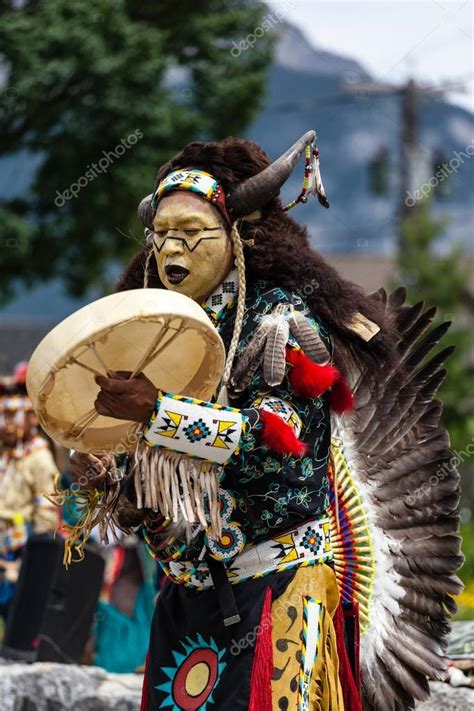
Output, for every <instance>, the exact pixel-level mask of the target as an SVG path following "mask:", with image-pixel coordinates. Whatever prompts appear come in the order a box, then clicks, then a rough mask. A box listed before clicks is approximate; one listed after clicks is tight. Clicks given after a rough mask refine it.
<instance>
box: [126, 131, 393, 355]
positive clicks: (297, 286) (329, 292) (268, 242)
mask: <svg viewBox="0 0 474 711" xmlns="http://www.w3.org/2000/svg"><path fill="white" fill-rule="evenodd" d="M269 163H270V161H269V159H268V157H267V155H266V154H265V152H264V151H263V150H262V149H261V148H260V147H259V146H258V145H257V144H256V143H254V142H253V141H247V140H243V139H236V138H226V139H225V140H223V141H218V142H209V143H201V142H194V143H190V144H189V145H187V146H186V147H185V148H184V149H183V151H182V152H181V153H179V154H178V155H176V156H175V157H174V158H172V159H171V160H170V161H168V162H167V163H166V164H165V165H163V166H162V167H161V168H160V169H159V171H158V174H157V177H156V182H155V187H156V185H158V183H159V181H160V180H162V178H163V177H164V176H165V175H166V174H167V173H169V172H170V171H172V170H176V169H178V168H186V167H194V168H200V169H201V170H206V171H207V172H209V173H211V174H212V175H214V176H215V177H216V178H217V179H218V181H219V182H220V183H221V184H222V186H223V188H224V190H225V192H226V193H228V192H229V191H230V190H231V189H232V187H233V186H234V185H236V184H238V183H239V182H240V181H242V180H244V179H245V178H248V177H250V176H251V175H255V174H256V173H258V172H260V171H261V170H263V169H264V168H266V166H267V165H269ZM308 209H311V208H310V207H309V206H308ZM261 212H262V217H261V219H259V220H256V221H252V222H249V221H242V222H240V223H239V232H240V234H241V236H242V238H243V239H244V240H245V241H248V242H249V244H247V245H246V246H245V257H246V269H247V278H248V280H249V281H252V280H255V279H266V280H268V281H270V282H273V283H275V284H277V285H279V286H282V287H285V288H287V289H289V290H291V291H294V292H299V293H300V294H301V296H302V298H303V300H304V301H305V303H306V304H307V305H308V306H309V308H310V309H311V311H312V312H313V313H314V314H315V315H317V316H318V317H320V318H321V319H322V320H323V321H324V322H325V324H326V325H327V327H328V329H329V332H330V333H331V335H332V337H333V339H334V343H335V360H336V363H337V364H338V365H339V367H340V368H342V369H344V360H345V359H344V353H345V350H346V349H347V348H349V349H350V350H351V351H352V353H353V355H354V356H355V358H356V359H357V360H358V361H359V363H360V364H361V365H367V366H369V368H370V367H371V368H374V366H375V367H379V366H381V367H384V366H385V367H387V366H389V365H390V363H391V362H392V361H393V358H394V357H395V353H396V335H395V333H394V329H393V325H392V322H391V319H390V316H389V314H387V312H386V310H385V307H384V306H383V304H382V303H381V301H380V300H379V298H378V297H377V295H373V296H367V295H365V294H364V292H363V291H362V289H360V288H359V287H358V286H356V285H355V284H353V283H352V282H350V281H347V280H345V279H342V278H341V277H340V276H339V274H338V272H337V271H336V270H335V269H334V267H332V266H330V265H329V264H328V263H327V262H326V261H325V260H324V259H323V258H322V256H321V255H320V254H319V253H318V252H316V251H315V250H313V249H312V248H311V246H310V239H309V233H308V230H307V228H306V227H305V226H304V225H301V224H298V223H297V222H295V220H293V219H292V218H291V217H290V216H289V214H288V213H286V212H285V211H284V210H283V206H282V203H281V201H280V199H279V198H278V197H277V198H273V199H271V200H270V201H269V202H268V203H267V204H266V205H264V206H263V207H262V211H261ZM146 254H147V251H146V248H145V249H143V250H142V251H141V252H139V253H138V254H137V255H136V256H135V257H134V258H133V259H132V260H131V262H130V263H129V264H128V265H127V267H126V268H125V271H124V273H123V274H122V276H121V278H120V280H119V282H118V284H117V289H118V290H119V291H121V290H126V289H135V288H140V287H142V286H143V274H144V264H145V259H146ZM149 286H151V287H160V286H162V284H161V282H160V280H159V277H158V273H157V269H156V264H155V260H154V259H151V260H150V267H149ZM355 312H360V313H362V314H363V315H364V316H366V317H367V318H369V319H370V320H371V321H374V322H375V323H377V324H378V325H379V326H380V327H381V331H380V332H379V334H377V335H376V336H375V337H374V338H373V339H372V340H371V341H370V342H369V343H366V342H364V341H363V340H362V339H361V338H360V337H359V336H357V335H356V334H354V333H353V332H352V331H350V330H349V329H348V328H347V327H346V325H345V324H346V323H347V322H348V321H350V319H351V316H352V315H353V314H354V313H355Z"/></svg>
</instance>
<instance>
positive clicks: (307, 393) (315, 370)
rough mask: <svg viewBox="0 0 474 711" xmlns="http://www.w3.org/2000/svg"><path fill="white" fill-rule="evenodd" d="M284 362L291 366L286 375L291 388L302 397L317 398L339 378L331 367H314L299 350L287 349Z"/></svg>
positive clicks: (335, 369)
mask: <svg viewBox="0 0 474 711" xmlns="http://www.w3.org/2000/svg"><path fill="white" fill-rule="evenodd" d="M286 360H287V361H288V363H290V364H291V365H292V366H293V367H292V368H291V370H290V373H289V375H288V378H289V381H290V383H291V387H292V388H293V390H294V391H295V393H296V394H297V395H302V396H303V397H319V396H320V395H322V394H323V393H325V392H326V390H328V389H329V388H330V387H331V386H332V385H334V383H335V382H336V380H338V378H339V377H340V375H339V371H338V369H337V368H335V367H334V366H333V365H316V363H313V361H312V360H310V359H309V358H308V357H307V356H305V354H304V353H303V351H301V350H293V349H291V348H287V349H286Z"/></svg>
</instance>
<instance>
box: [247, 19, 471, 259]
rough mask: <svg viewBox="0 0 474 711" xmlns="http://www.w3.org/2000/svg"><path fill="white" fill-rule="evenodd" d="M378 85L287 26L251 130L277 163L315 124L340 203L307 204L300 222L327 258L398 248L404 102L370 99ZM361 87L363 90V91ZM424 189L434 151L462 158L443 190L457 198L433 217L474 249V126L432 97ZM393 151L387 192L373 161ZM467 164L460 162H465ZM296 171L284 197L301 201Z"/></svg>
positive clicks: (328, 182)
mask: <svg viewBox="0 0 474 711" xmlns="http://www.w3.org/2000/svg"><path fill="white" fill-rule="evenodd" d="M375 83H376V80H375V79H373V78H372V77H371V76H370V74H369V73H368V72H367V71H366V70H365V69H364V68H363V67H361V65H360V64H358V63H357V62H354V61H352V60H350V59H346V58H344V57H340V56H338V55H335V54H332V53H330V52H323V51H321V50H318V49H317V48H314V47H312V46H311V45H310V44H309V42H308V41H307V40H306V38H305V37H304V35H303V34H302V33H301V32H300V31H299V30H298V29H296V28H295V27H292V26H291V25H287V26H286V27H285V28H284V30H283V32H282V35H281V38H280V40H279V44H278V47H277V51H276V55H275V61H274V63H273V66H272V69H271V71H270V76H269V80H268V86H267V99H266V103H265V108H264V109H263V111H262V112H261V113H260V115H259V116H258V118H257V120H256V121H255V122H254V124H253V126H251V128H250V130H249V131H248V137H249V138H253V139H254V140H256V141H257V142H258V143H260V144H261V145H262V146H264V147H265V150H266V151H267V152H268V154H269V155H270V156H271V157H272V158H275V157H277V156H278V155H279V154H280V153H282V152H283V151H284V150H286V148H287V147H289V146H290V145H291V144H292V143H293V142H294V141H295V140H296V139H297V138H298V137H299V136H300V135H302V134H303V133H304V132H305V131H307V130H308V129H310V128H314V129H315V130H316V132H317V135H318V147H319V150H320V152H321V172H322V177H323V181H324V184H325V188H326V192H327V194H328V197H329V201H330V203H331V208H330V209H329V210H323V209H318V208H317V207H316V206H315V205H311V207H310V206H309V205H310V204H308V205H305V206H298V207H297V208H295V209H294V210H293V214H294V216H295V217H296V219H298V220H301V221H302V222H305V223H306V224H307V225H308V227H309V228H310V230H311V234H312V239H313V244H314V246H315V247H316V248H317V249H319V250H321V251H322V252H325V253H327V252H356V253H358V254H359V255H360V254H361V252H362V253H363V252H367V253H384V254H390V253H393V251H394V246H395V244H396V232H397V229H396V228H397V224H396V208H397V204H398V202H399V200H400V198H399V188H398V171H399V155H400V132H401V121H400V103H401V102H400V96H399V94H398V93H397V91H396V88H395V87H394V91H393V92H392V93H391V94H387V95H381V94H377V95H375V96H371V95H368V93H367V91H366V90H365V88H364V87H366V86H367V85H369V84H373V85H374V84H375ZM358 86H361V87H362V88H361V89H360V90H359V91H357V87H358ZM418 121H419V143H420V155H419V156H417V170H416V173H418V176H417V184H416V185H414V186H413V190H416V189H419V188H421V187H422V185H423V184H424V183H425V182H427V181H429V179H430V177H431V176H433V174H434V168H433V155H434V153H435V152H436V151H441V152H442V154H443V156H444V160H445V161H448V162H449V161H450V160H452V161H453V163H452V165H453V166H455V165H456V156H457V155H458V156H461V160H462V162H461V163H460V165H459V166H458V167H457V168H456V170H455V172H453V173H452V174H451V175H450V176H449V179H448V180H446V181H445V185H444V186H443V187H446V188H449V195H448V196H447V197H446V198H444V199H443V200H440V201H438V200H434V201H433V203H432V205H433V212H434V213H435V214H440V215H446V216H447V217H448V220H449V226H448V228H447V231H446V237H445V239H444V241H443V242H442V243H441V245H440V249H443V247H445V246H446V245H447V244H448V243H450V242H453V241H457V240H459V241H462V242H464V243H466V244H467V245H468V248H470V249H472V230H473V225H474V208H473V205H474V199H473V198H474V160H470V155H469V153H468V152H467V151H466V149H467V147H469V146H470V149H469V150H470V151H471V152H474V143H473V136H474V131H473V129H474V121H473V116H472V114H470V113H469V112H467V111H466V110H464V109H462V108H460V107H457V106H453V105H451V104H448V103H446V102H445V101H443V100H442V99H440V98H439V96H438V97H427V98H425V99H424V100H423V102H422V104H421V105H420V107H419V115H418ZM380 151H384V152H385V153H386V154H387V155H388V158H389V161H388V185H389V191H388V194H387V195H382V196H376V195H374V194H373V193H372V192H371V190H370V183H369V164H370V162H371V161H372V160H373V159H374V158H375V156H376V155H377V154H378V153H379V152H380ZM458 160H459V158H458ZM302 173H303V169H302V167H300V168H296V169H295V171H294V173H293V175H292V176H291V178H290V180H289V181H288V183H287V184H286V185H285V187H284V189H283V191H282V197H283V199H284V200H285V201H286V202H289V201H290V200H291V199H293V198H294V197H296V195H297V194H298V193H299V190H300V186H301V182H302V177H303V176H302Z"/></svg>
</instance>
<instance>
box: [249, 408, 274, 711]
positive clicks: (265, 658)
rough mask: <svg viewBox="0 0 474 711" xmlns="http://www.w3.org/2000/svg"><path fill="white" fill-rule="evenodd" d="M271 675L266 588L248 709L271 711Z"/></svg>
mask: <svg viewBox="0 0 474 711" xmlns="http://www.w3.org/2000/svg"><path fill="white" fill-rule="evenodd" d="M270 414H271V413H270ZM272 675H273V649H272V591H271V588H267V590H266V592H265V599H264V602H263V608H262V616H261V618H260V624H259V626H258V632H257V641H256V644H255V656H254V658H253V666H252V676H251V679H250V698H249V711H272V708H273V707H272Z"/></svg>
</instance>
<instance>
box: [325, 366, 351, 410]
mask: <svg viewBox="0 0 474 711" xmlns="http://www.w3.org/2000/svg"><path fill="white" fill-rule="evenodd" d="M329 407H330V408H331V410H333V411H334V412H336V413H337V414H338V415H342V413H343V412H350V411H351V410H353V409H354V395H353V394H352V391H351V389H350V387H349V386H348V384H347V383H346V381H345V380H344V378H343V377H342V375H340V376H339V379H338V380H337V381H336V382H335V383H334V385H333V386H332V389H331V392H330V394H329Z"/></svg>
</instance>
